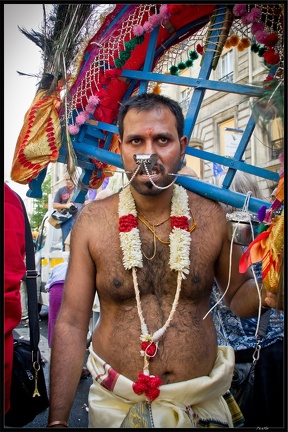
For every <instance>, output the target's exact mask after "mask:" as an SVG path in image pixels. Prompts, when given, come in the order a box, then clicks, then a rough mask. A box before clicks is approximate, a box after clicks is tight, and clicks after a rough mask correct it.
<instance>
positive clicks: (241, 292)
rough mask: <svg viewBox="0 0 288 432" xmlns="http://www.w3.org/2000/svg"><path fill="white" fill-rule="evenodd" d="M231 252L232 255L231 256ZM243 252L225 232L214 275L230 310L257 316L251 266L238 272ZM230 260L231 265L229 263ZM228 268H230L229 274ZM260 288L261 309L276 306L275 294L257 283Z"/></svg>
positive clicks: (255, 291)
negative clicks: (244, 270) (245, 270)
mask: <svg viewBox="0 0 288 432" xmlns="http://www.w3.org/2000/svg"><path fill="white" fill-rule="evenodd" d="M231 252H232V256H231ZM242 254H243V251H242V246H240V245H236V244H232V251H231V242H230V241H229V240H228V238H227V235H226V232H225V233H224V241H223V245H222V250H221V254H220V256H219V258H218V261H217V265H216V273H215V277H216V280H217V283H218V285H219V288H220V291H221V293H222V294H223V293H224V292H225V290H226V289H227V286H228V285H229V287H228V289H227V292H226V294H225V296H224V301H225V303H226V304H227V306H228V307H229V308H230V309H231V311H232V312H233V313H234V314H235V315H237V316H239V317H240V318H249V317H257V316H258V311H259V300H260V299H259V293H258V290H257V286H256V282H255V280H254V276H253V273H252V270H251V268H248V270H247V272H246V273H240V272H239V261H240V258H241V256H242ZM230 260H231V265H230ZM229 268H230V270H231V272H230V274H229ZM258 287H259V289H260V297H261V305H262V311H263V312H264V310H265V309H267V308H269V307H276V296H275V295H273V294H272V293H269V292H268V291H267V290H266V289H265V288H264V287H263V285H262V284H261V282H260V283H258Z"/></svg>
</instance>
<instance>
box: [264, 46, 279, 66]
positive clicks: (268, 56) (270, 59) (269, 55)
mask: <svg viewBox="0 0 288 432" xmlns="http://www.w3.org/2000/svg"><path fill="white" fill-rule="evenodd" d="M263 58H264V60H265V61H266V62H267V63H268V64H270V65H275V64H277V63H279V61H280V56H279V54H277V53H276V52H275V51H274V50H273V49H269V50H268V51H266V52H265V53H264V55H263Z"/></svg>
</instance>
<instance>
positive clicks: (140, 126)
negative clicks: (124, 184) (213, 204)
mask: <svg viewBox="0 0 288 432" xmlns="http://www.w3.org/2000/svg"><path fill="white" fill-rule="evenodd" d="M123 126H124V133H123V140H122V141H120V142H119V145H120V151H121V156H122V161H123V166H124V169H125V171H128V172H130V173H128V174H127V176H128V178H129V179H130V178H131V177H132V173H133V172H134V170H135V168H136V167H137V166H138V165H137V164H136V162H135V160H134V157H133V156H134V155H135V154H148V155H151V154H157V156H158V160H157V162H156V164H155V165H154V167H153V169H152V176H151V177H152V179H153V182H154V183H156V184H157V185H158V186H162V187H163V186H167V185H168V184H170V183H171V182H172V180H174V177H172V176H171V175H169V174H168V173H176V172H177V171H178V167H179V163H180V160H182V159H183V157H184V153H185V148H186V145H187V137H182V138H181V139H180V140H179V137H178V133H177V127H176V118H175V116H174V115H173V114H172V113H171V111H170V110H169V109H168V108H166V107H158V108H156V109H153V110H150V111H140V112H138V110H137V109H135V108H133V109H131V110H130V111H128V113H127V114H126V116H125V118H124V124H123ZM132 185H133V187H134V188H135V189H136V190H137V191H138V192H139V193H142V194H144V195H145V194H151V192H153V194H158V193H160V192H161V190H160V189H157V188H155V186H153V185H152V183H151V181H150V179H149V176H148V175H147V173H146V172H145V171H144V170H142V169H141V168H140V170H139V172H138V174H137V175H136V177H135V178H134V180H133V181H132Z"/></svg>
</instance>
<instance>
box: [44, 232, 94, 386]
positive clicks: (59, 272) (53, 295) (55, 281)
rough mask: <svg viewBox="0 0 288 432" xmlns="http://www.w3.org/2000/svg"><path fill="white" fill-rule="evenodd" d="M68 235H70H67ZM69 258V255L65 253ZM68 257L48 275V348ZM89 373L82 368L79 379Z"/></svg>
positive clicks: (61, 296) (61, 292)
mask: <svg viewBox="0 0 288 432" xmlns="http://www.w3.org/2000/svg"><path fill="white" fill-rule="evenodd" d="M69 235H70V234H69ZM67 255H68V256H69V253H67ZM68 256H67V259H66V261H64V262H63V263H61V264H58V265H56V266H55V267H53V269H52V272H51V273H50V275H49V278H48V281H47V284H46V286H45V289H46V290H47V291H48V293H49V314H48V346H49V348H51V346H52V338H53V331H54V326H55V322H56V319H57V316H58V314H59V310H60V307H61V303H62V298H63V289H64V282H65V277H66V273H67V268H68ZM89 375H90V372H89V371H88V369H87V368H86V367H83V369H82V372H81V377H80V379H84V378H87V377H88V376H89Z"/></svg>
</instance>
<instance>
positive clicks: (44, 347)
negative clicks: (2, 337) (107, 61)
mask: <svg viewBox="0 0 288 432" xmlns="http://www.w3.org/2000/svg"><path fill="white" fill-rule="evenodd" d="M39 325H40V342H39V349H40V352H41V354H42V357H43V360H44V361H45V367H44V375H45V379H46V385H47V391H48V393H49V381H50V374H49V371H50V348H49V347H48V340H47V335H48V308H47V307H46V306H42V309H41V312H40V321H39ZM13 333H14V337H15V338H21V339H27V340H29V327H27V326H25V321H21V322H20V324H19V325H18V326H17V327H16V329H15V330H14V331H13ZM87 357H88V351H87V354H86V359H87ZM67 361H69V359H67ZM91 384H92V378H91V376H89V377H88V378H86V379H81V380H80V381H79V385H78V388H77V392H76V395H75V399H74V403H73V406H72V409H71V412H70V416H69V420H68V423H69V428H77V429H82V428H84V429H86V428H88V392H89V387H90V385H91ZM48 410H49V409H46V410H45V411H43V412H42V413H41V414H39V415H38V416H37V417H35V419H34V420H33V421H32V422H30V423H28V424H27V425H26V426H24V428H27V429H28V428H29V429H34V428H46V426H47V423H48Z"/></svg>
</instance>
